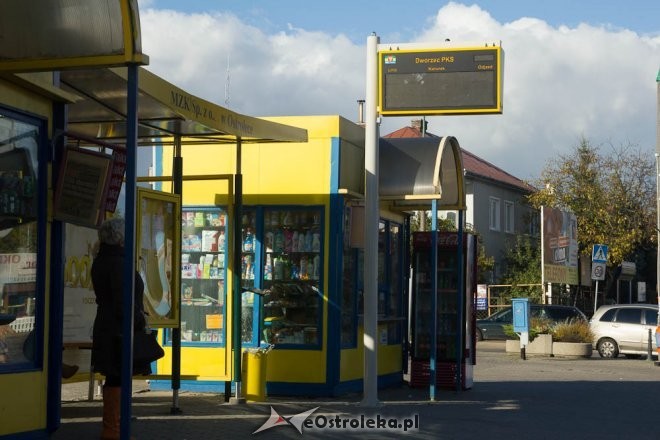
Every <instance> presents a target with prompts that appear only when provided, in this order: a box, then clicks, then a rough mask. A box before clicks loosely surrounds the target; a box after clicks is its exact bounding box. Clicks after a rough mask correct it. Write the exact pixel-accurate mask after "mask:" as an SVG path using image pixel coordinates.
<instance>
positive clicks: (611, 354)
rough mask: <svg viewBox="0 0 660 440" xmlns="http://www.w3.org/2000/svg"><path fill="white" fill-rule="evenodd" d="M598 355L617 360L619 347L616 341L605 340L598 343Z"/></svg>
mask: <svg viewBox="0 0 660 440" xmlns="http://www.w3.org/2000/svg"><path fill="white" fill-rule="evenodd" d="M596 348H597V349H598V354H599V355H600V357H602V358H615V357H618V356H619V347H618V346H617V345H616V341H614V339H610V338H603V339H601V340H600V341H598V346H597V347H596Z"/></svg>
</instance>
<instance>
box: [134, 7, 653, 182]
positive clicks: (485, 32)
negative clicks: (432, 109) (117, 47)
mask: <svg viewBox="0 0 660 440" xmlns="http://www.w3.org/2000/svg"><path fill="white" fill-rule="evenodd" d="M141 22H142V31H143V46H144V48H145V52H146V53H147V54H148V55H149V56H150V59H151V65H150V66H149V67H148V68H149V69H150V70H152V71H153V72H155V73H156V74H158V75H160V76H162V77H164V78H165V79H167V80H168V81H171V82H173V83H174V84H176V85H178V86H180V87H182V88H184V89H185V90H187V91H188V92H190V93H193V94H196V95H198V96H200V97H203V98H205V99H208V100H210V101H213V102H216V103H218V104H221V105H222V104H224V102H225V98H226V96H225V85H226V84H227V67H228V63H229V81H228V83H229V103H228V107H229V108H231V109H232V110H235V111H238V112H241V113H245V114H248V115H252V116H265V115H309V114H340V115H342V116H344V117H346V118H348V119H351V120H355V119H356V118H357V103H356V101H357V100H358V99H362V98H364V89H365V67H364V66H365V60H366V53H365V48H364V46H363V45H355V44H354V43H352V42H351V41H350V40H349V39H348V38H346V37H345V36H343V35H341V34H339V35H330V34H327V33H323V32H315V31H314V30H306V29H300V28H298V27H290V28H289V29H288V30H287V31H286V32H278V33H274V34H268V33H265V32H264V31H262V30H260V29H259V28H256V27H253V26H250V25H248V24H246V23H244V22H241V21H240V20H239V19H238V18H237V17H236V16H234V15H232V14H224V13H223V14H220V13H214V14H182V13H177V12H173V11H160V10H154V9H146V10H144V9H143V11H142V12H141ZM424 25H425V26H426V28H424V29H422V31H420V33H419V34H418V36H417V38H416V39H415V42H434V41H444V40H445V38H451V40H452V42H453V43H457V42H469V43H473V42H480V41H489V42H491V41H501V42H502V46H503V48H504V51H505V76H504V114H503V115H490V116H451V117H429V118H427V119H428V120H429V130H430V131H431V132H433V133H436V134H439V135H452V136H456V137H457V139H458V140H459V142H460V144H461V145H462V146H463V147H464V148H466V149H468V150H470V151H472V152H473V153H475V154H477V155H479V156H481V157H483V158H484V159H486V160H488V161H490V162H492V163H494V164H495V165H497V166H500V167H501V168H503V169H505V170H506V171H508V172H510V173H512V174H514V175H516V176H518V177H520V178H524V179H527V178H532V177H535V176H537V175H538V174H539V172H540V170H541V169H542V167H543V164H544V163H545V161H546V160H547V159H548V158H550V157H552V155H555V154H560V153H562V152H566V151H568V150H569V149H570V148H571V147H572V146H573V145H575V144H576V143H577V142H578V140H579V138H580V137H581V136H584V137H586V138H587V139H589V140H590V141H592V142H593V143H594V144H596V145H598V144H600V143H607V142H612V143H613V144H615V145H616V144H623V143H627V142H633V143H637V144H639V145H640V146H642V147H644V148H648V149H649V151H650V154H652V151H653V150H654V147H655V135H656V132H655V130H656V128H655V121H656V116H655V115H656V84H655V78H656V74H657V72H658V68H659V67H660V35H656V36H643V35H638V34H636V33H634V32H631V31H628V30H621V29H609V28H606V27H594V26H590V25H587V24H581V25H578V26H577V27H575V28H569V27H566V26H561V27H552V26H550V25H548V24H547V23H546V22H544V21H543V20H539V19H536V18H527V17H523V18H520V19H518V20H515V21H512V22H510V23H499V22H498V21H497V20H495V19H493V18H492V16H491V15H490V14H489V13H488V12H487V11H485V10H483V9H481V8H480V7H479V6H464V5H461V4H458V3H449V4H447V5H446V6H444V7H443V8H441V9H439V11H438V13H437V15H436V17H435V20H430V21H425V22H424ZM397 42H400V43H401V42H402V41H397ZM383 43H385V41H383ZM410 119H411V118H385V119H384V120H383V124H382V126H381V133H383V134H384V133H387V132H390V131H393V130H396V129H398V128H400V127H402V126H404V125H408V123H409V121H410Z"/></svg>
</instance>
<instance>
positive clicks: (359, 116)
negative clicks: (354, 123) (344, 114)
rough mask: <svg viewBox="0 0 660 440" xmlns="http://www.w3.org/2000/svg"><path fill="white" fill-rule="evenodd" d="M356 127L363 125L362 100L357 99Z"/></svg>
mask: <svg viewBox="0 0 660 440" xmlns="http://www.w3.org/2000/svg"><path fill="white" fill-rule="evenodd" d="M358 125H364V99H358Z"/></svg>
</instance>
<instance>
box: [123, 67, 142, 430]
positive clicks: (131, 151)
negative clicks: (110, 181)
mask: <svg viewBox="0 0 660 440" xmlns="http://www.w3.org/2000/svg"><path fill="white" fill-rule="evenodd" d="M127 68H128V81H127V84H126V89H127V90H126V92H127V99H126V105H127V114H126V184H125V185H124V190H125V197H126V198H125V211H126V216H125V218H124V220H125V222H126V224H125V226H124V229H125V231H124V267H123V268H122V277H123V280H124V291H123V294H122V295H123V315H124V318H123V322H122V333H123V334H124V335H126V336H127V337H124V338H122V350H121V352H122V358H121V359H122V365H121V398H120V402H121V403H120V406H121V411H120V430H119V431H120V432H119V434H120V438H121V440H128V439H129V438H130V437H131V395H132V394H133V390H132V385H133V383H132V380H133V307H134V305H133V303H134V302H135V295H134V291H135V218H136V216H135V207H136V203H135V199H136V191H135V185H136V181H137V180H136V174H137V95H138V65H137V64H129V65H128V66H127Z"/></svg>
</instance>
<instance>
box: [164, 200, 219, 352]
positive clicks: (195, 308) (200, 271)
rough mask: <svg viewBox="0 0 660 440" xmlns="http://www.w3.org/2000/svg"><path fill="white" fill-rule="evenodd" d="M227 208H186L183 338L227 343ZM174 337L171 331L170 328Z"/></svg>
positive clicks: (183, 265)
mask: <svg viewBox="0 0 660 440" xmlns="http://www.w3.org/2000/svg"><path fill="white" fill-rule="evenodd" d="M228 233H229V225H228V224H227V212H226V211H225V210H224V209H221V208H191V207H184V208H183V209H182V219H181V236H182V242H181V311H180V313H181V340H182V343H184V344H186V343H214V344H219V345H224V344H225V340H226V331H225V316H226V315H225V304H226V296H227V295H226V279H227V269H226V268H227V262H226V256H227V244H228V239H227V234H228ZM168 338H169V339H170V341H171V332H168Z"/></svg>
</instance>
